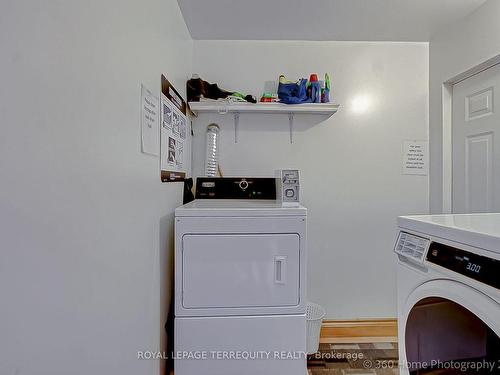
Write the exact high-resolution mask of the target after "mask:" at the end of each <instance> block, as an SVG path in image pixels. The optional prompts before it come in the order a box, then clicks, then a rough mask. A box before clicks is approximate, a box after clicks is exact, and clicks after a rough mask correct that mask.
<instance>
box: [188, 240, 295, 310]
mask: <svg viewBox="0 0 500 375" xmlns="http://www.w3.org/2000/svg"><path fill="white" fill-rule="evenodd" d="M182 272H183V277H182V305H183V307H184V308H187V309H203V308H205V309H206V308H211V309H218V308H219V309H221V308H233V309H234V308H236V309H238V308H248V307H273V306H297V305H298V304H299V302H300V289H299V280H300V244H299V236H298V235H297V234H229V235H226V234H208V235H207V234H189V235H185V236H184V238H183V240H182Z"/></svg>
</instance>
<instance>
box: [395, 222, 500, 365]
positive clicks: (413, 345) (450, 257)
mask: <svg viewBox="0 0 500 375" xmlns="http://www.w3.org/2000/svg"><path fill="white" fill-rule="evenodd" d="M398 226H399V233H398V238H397V241H396V247H395V252H396V254H397V256H398V330H399V356H400V362H399V363H400V367H401V373H402V374H408V373H412V374H417V373H419V374H472V373H474V374H475V373H480V374H500V338H499V336H500V214H473V215H430V216H407V217H400V218H399V219H398Z"/></svg>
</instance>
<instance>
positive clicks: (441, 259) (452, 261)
mask: <svg viewBox="0 0 500 375" xmlns="http://www.w3.org/2000/svg"><path fill="white" fill-rule="evenodd" d="M427 260H428V261H429V262H431V263H434V264H437V265H438V266H441V267H444V268H447V269H449V270H451V271H454V272H457V273H459V274H461V275H464V276H467V277H470V278H471V279H474V280H477V281H480V282H482V283H484V284H487V285H490V286H492V287H494V288H497V289H500V277H499V276H498V275H500V260H497V259H493V258H489V257H485V256H482V255H477V254H473V253H471V252H469V251H465V250H462V249H457V248H455V247H452V246H448V245H444V244H441V243H437V242H433V243H431V245H430V247H429V251H428V252H427Z"/></svg>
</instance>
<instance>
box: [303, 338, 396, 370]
mask: <svg viewBox="0 0 500 375" xmlns="http://www.w3.org/2000/svg"><path fill="white" fill-rule="evenodd" d="M345 339H346V341H348V340H347V338H345ZM351 341H355V342H350V343H349V342H344V343H339V342H338V343H324V342H323V343H321V344H320V346H319V351H318V353H316V354H315V355H312V356H309V359H308V363H307V367H308V372H309V374H310V375H365V374H366V375H368V374H370V375H373V374H380V375H399V368H398V346H397V343H396V342H394V340H390V341H388V342H384V341H381V340H380V337H376V338H369V337H366V338H363V339H362V340H359V338H356V339H351ZM360 341H361V342H360Z"/></svg>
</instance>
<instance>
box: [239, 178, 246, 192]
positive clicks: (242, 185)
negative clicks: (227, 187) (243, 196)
mask: <svg viewBox="0 0 500 375" xmlns="http://www.w3.org/2000/svg"><path fill="white" fill-rule="evenodd" d="M239 185H240V189H241V190H246V189H247V188H248V182H247V181H246V180H241V181H240V184H239Z"/></svg>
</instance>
